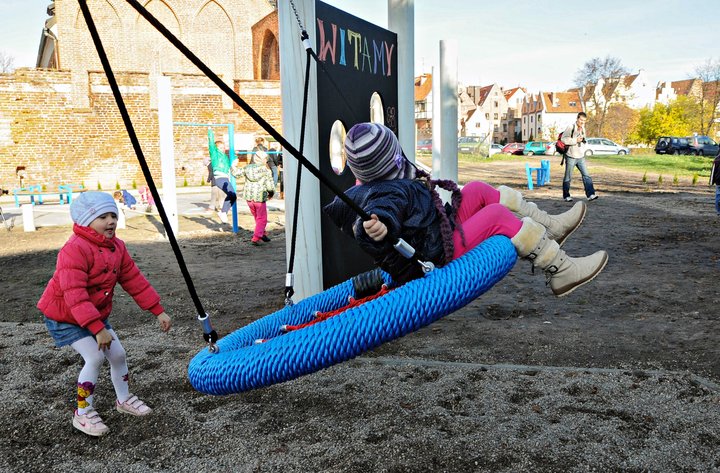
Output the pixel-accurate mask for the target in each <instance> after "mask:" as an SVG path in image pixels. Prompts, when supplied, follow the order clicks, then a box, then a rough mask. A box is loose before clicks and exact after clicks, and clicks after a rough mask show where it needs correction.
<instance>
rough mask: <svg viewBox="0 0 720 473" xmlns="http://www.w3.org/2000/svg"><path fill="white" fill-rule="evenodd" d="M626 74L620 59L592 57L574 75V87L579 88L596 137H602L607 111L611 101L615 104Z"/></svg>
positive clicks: (626, 71)
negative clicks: (590, 116)
mask: <svg viewBox="0 0 720 473" xmlns="http://www.w3.org/2000/svg"><path fill="white" fill-rule="evenodd" d="M628 73H629V71H628V70H627V68H625V66H623V65H622V63H621V62H620V59H618V58H616V57H611V56H606V57H605V58H599V57H594V58H592V59H590V60H589V61H587V62H586V63H585V64H583V66H582V67H581V68H580V69H579V70H578V71H577V72H576V73H575V85H576V86H577V87H578V88H580V91H581V93H580V96H581V99H582V101H583V105H584V106H585V110H586V111H588V112H589V114H590V115H592V118H593V120H592V122H593V123H594V124H595V128H596V133H597V135H598V136H603V128H604V126H605V118H606V117H607V113H608V110H609V108H610V106H611V105H612V102H613V101H615V102H617V99H618V97H619V95H620V87H619V85H620V83H621V82H622V81H623V80H624V78H625V76H626V75H628Z"/></svg>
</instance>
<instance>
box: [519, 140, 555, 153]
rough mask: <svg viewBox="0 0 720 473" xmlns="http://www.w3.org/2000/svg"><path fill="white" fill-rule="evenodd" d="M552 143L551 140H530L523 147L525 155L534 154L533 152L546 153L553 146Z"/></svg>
mask: <svg viewBox="0 0 720 473" xmlns="http://www.w3.org/2000/svg"><path fill="white" fill-rule="evenodd" d="M551 145H552V143H550V142H549V141H528V142H527V144H526V145H525V148H524V149H523V154H524V155H525V156H532V155H533V154H545V153H547V151H548V149H549V148H550V147H551Z"/></svg>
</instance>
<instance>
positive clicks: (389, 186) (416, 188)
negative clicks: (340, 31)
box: [323, 123, 608, 297]
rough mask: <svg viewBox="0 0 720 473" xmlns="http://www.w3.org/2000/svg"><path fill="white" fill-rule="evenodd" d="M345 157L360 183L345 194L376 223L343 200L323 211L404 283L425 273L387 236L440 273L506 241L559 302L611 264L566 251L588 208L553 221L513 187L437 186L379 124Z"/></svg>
mask: <svg viewBox="0 0 720 473" xmlns="http://www.w3.org/2000/svg"><path fill="white" fill-rule="evenodd" d="M345 151H346V155H347V163H348V166H349V167H350V169H351V170H352V172H353V174H355V177H356V178H357V179H358V181H359V184H358V185H356V186H354V187H352V188H350V189H348V191H347V192H346V193H347V195H348V196H349V197H350V198H351V199H352V200H353V201H354V202H355V203H357V204H358V206H360V207H361V208H362V209H363V210H365V212H367V213H368V214H370V216H371V217H372V218H371V220H368V221H362V219H361V218H360V217H359V216H358V215H357V214H356V213H355V212H354V211H353V210H352V209H351V208H350V207H349V206H348V205H347V204H345V203H344V202H343V201H342V200H340V199H339V198H337V197H336V198H335V199H334V200H333V201H332V202H331V203H330V204H328V205H326V206H325V207H324V209H323V210H324V211H325V212H326V213H327V214H328V215H329V216H330V218H331V219H332V220H333V222H334V223H335V224H336V225H337V226H338V227H339V228H340V229H341V230H342V231H343V232H344V233H346V234H348V235H350V236H352V237H353V238H355V239H356V240H357V241H358V243H359V244H360V246H361V247H362V248H363V249H364V250H365V251H367V252H368V253H369V254H370V255H372V256H373V257H374V259H375V263H376V264H377V265H378V266H380V267H381V268H382V269H383V270H385V271H386V272H388V273H389V274H390V275H391V276H392V278H393V280H394V281H396V282H398V283H404V282H407V281H410V280H413V279H417V278H419V277H421V276H422V275H423V273H422V269H421V268H420V265H418V264H417V263H415V262H413V261H412V260H410V259H407V258H404V257H403V256H402V255H400V254H399V253H398V252H397V251H396V250H395V249H394V248H393V246H392V245H391V244H390V242H389V239H386V237H387V236H388V235H391V236H394V237H397V238H402V239H403V240H405V241H406V242H407V243H409V244H410V245H411V246H412V247H413V248H415V250H416V251H417V254H418V256H419V258H420V260H425V261H428V260H429V261H432V262H433V263H434V264H435V265H436V266H438V267H440V266H443V265H445V264H447V263H449V262H450V261H452V260H453V259H455V258H458V257H460V256H462V255H463V254H465V253H467V252H468V251H470V250H471V249H472V248H474V247H475V246H477V245H478V244H480V243H481V242H482V241H484V240H486V239H488V238H490V237H491V236H493V235H504V236H506V237H508V238H510V241H512V243H513V245H514V246H515V249H516V250H517V253H518V256H520V257H521V258H523V259H528V260H530V261H531V262H532V264H533V266H534V267H539V268H541V269H542V270H543V271H544V272H545V273H546V275H547V278H548V280H549V285H550V288H551V289H552V292H553V293H554V294H555V295H556V296H558V297H562V296H565V295H568V294H570V293H571V292H572V291H574V290H575V289H577V288H578V287H580V286H582V285H583V284H586V283H588V282H590V281H591V280H593V279H594V278H595V277H596V276H597V275H598V274H600V272H601V271H602V270H603V268H604V267H605V265H606V264H607V261H608V255H607V252H605V251H598V252H596V253H594V254H592V255H590V256H585V257H581V258H573V257H570V256H568V255H567V254H566V253H565V252H564V251H563V250H562V249H560V246H561V245H562V244H563V242H564V241H565V240H566V239H567V238H568V237H569V236H570V235H571V234H572V233H573V232H574V231H575V229H577V227H578V226H579V225H580V223H581V222H582V221H583V218H584V217H585V212H586V210H587V207H586V205H585V202H582V201H581V202H577V203H576V204H575V205H574V206H573V207H572V208H571V209H570V210H568V211H567V212H564V213H562V214H560V215H550V214H548V213H546V212H544V211H542V210H540V209H539V208H538V207H537V205H535V204H534V203H531V202H527V201H525V200H524V199H523V197H522V194H520V192H518V191H516V190H513V189H511V188H509V187H506V186H500V187H498V188H497V189H495V188H494V187H492V186H490V185H489V184H486V183H484V182H479V181H476V182H470V183H468V184H467V185H466V186H464V187H463V189H462V191H461V190H460V189H459V188H458V187H457V185H456V184H455V183H454V182H452V181H438V180H431V179H429V176H428V175H427V174H426V173H424V172H423V171H421V170H419V169H417V168H415V167H414V166H413V165H412V163H410V162H409V161H408V160H407V158H405V156H404V155H403V154H402V150H401V149H400V144H399V143H398V141H397V138H396V137H395V135H394V134H393V132H392V131H391V130H390V129H389V128H387V127H385V126H383V125H380V124H376V123H359V124H357V125H355V126H353V127H352V128H351V129H350V131H349V132H348V133H347V136H346V139H345ZM436 185H437V186H440V187H441V188H444V189H446V190H449V191H451V192H452V204H446V205H443V204H442V202H441V200H440V197H439V195H438V193H437V192H436V191H435V189H434V188H435V186H436ZM513 212H515V213H517V214H519V215H520V216H521V217H522V218H518V217H517V216H516V215H515V214H514V213H513Z"/></svg>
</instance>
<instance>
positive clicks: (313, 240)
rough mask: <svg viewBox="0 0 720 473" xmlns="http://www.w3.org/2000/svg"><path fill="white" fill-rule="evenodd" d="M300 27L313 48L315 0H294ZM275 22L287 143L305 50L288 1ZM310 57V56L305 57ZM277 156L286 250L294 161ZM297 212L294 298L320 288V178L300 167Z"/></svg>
mask: <svg viewBox="0 0 720 473" xmlns="http://www.w3.org/2000/svg"><path fill="white" fill-rule="evenodd" d="M293 3H294V4H295V8H296V10H297V12H298V16H299V17H300V21H301V23H302V26H303V27H304V28H305V29H306V30H307V32H308V34H309V35H310V39H309V41H310V44H311V45H312V48H313V50H316V49H317V46H316V44H317V43H316V38H315V37H314V33H315V0H294V1H293ZM278 16H279V23H280V90H281V94H282V107H283V108H282V123H283V134H284V136H285V138H286V139H287V140H288V141H289V142H290V143H292V145H293V146H295V147H296V148H299V146H300V127H301V119H302V104H303V94H302V91H303V84H304V81H305V58H306V55H307V54H306V52H305V47H304V46H303V43H302V42H301V40H300V27H299V25H298V24H297V21H296V19H295V14H294V12H293V11H292V9H291V6H290V2H278ZM311 60H312V59H311ZM315 71H316V69H315V66H314V64H312V65H311V66H310V78H309V80H310V88H309V96H308V110H307V119H306V123H305V128H306V129H305V140H304V142H303V143H304V150H303V154H304V155H305V157H306V158H307V159H308V160H309V161H310V162H311V163H312V164H314V165H315V166H317V167H319V162H318V158H317V156H318V150H319V144H318V139H317V136H318V126H317V123H318V110H317V92H316V91H317V74H316V72H315ZM285 154H286V156H283V171H284V174H285V184H286V185H285V236H286V238H285V241H286V246H287V255H288V256H289V255H290V243H291V236H292V230H293V229H292V220H293V218H292V216H293V212H294V204H295V194H296V191H297V190H296V189H295V182H296V179H297V173H298V161H297V160H296V159H295V158H294V157H293V156H291V155H290V154H288V153H285ZM299 192H300V205H299V215H298V227H299V228H298V231H297V241H296V243H295V267H294V271H293V273H294V286H293V287H294V290H295V295H294V296H293V299H294V300H295V301H297V300H301V299H304V298H306V297H308V296H311V295H313V294H317V293H319V292H321V291H322V290H323V279H322V246H321V241H320V239H321V235H322V233H321V231H320V183H319V181H318V180H317V179H316V178H315V177H313V176H312V175H311V174H310V173H309V172H308V171H307V170H305V171H303V176H302V184H301V188H300V190H299Z"/></svg>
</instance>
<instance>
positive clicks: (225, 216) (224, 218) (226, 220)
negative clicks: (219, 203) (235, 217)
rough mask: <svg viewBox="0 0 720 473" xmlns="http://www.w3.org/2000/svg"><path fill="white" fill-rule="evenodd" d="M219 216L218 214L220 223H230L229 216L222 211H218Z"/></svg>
mask: <svg viewBox="0 0 720 473" xmlns="http://www.w3.org/2000/svg"><path fill="white" fill-rule="evenodd" d="M217 214H218V217H220V221H221V222H222V223H228V218H227V214H226V213H225V212H223V211H222V210H220V211H218V213H217Z"/></svg>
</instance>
